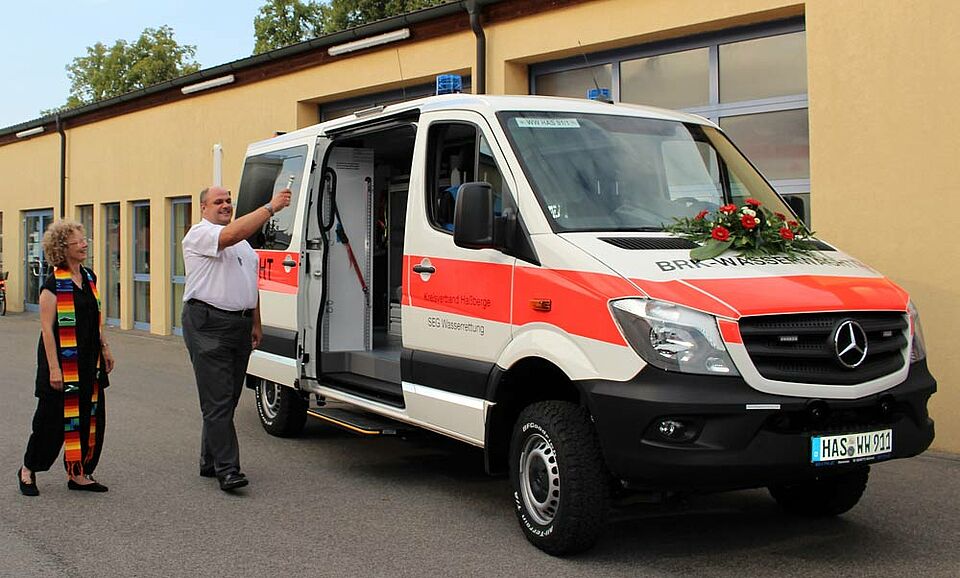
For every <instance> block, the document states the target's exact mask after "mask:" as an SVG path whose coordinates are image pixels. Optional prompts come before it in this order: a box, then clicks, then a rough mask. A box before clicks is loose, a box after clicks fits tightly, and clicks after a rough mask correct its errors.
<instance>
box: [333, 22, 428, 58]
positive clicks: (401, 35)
mask: <svg viewBox="0 0 960 578" xmlns="http://www.w3.org/2000/svg"><path fill="white" fill-rule="evenodd" d="M407 38H410V29H409V28H401V29H400V30H394V31H393V32H387V33H385V34H378V35H376V36H368V37H366V38H361V39H360V40H354V41H353V42H345V43H343V44H337V45H336V46H331V47H330V48H328V49H327V54H329V55H330V56H338V55H340V54H346V53H347V52H353V51H355V50H363V49H364V48H372V47H374V46H380V45H381V44H388V43H390V42H396V41H397V40H405V39H407Z"/></svg>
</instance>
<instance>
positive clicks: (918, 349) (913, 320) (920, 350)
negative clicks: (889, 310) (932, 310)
mask: <svg viewBox="0 0 960 578" xmlns="http://www.w3.org/2000/svg"><path fill="white" fill-rule="evenodd" d="M907 311H909V312H910V331H911V332H912V333H913V349H911V350H910V363H916V362H918V361H920V360H921V359H926V357H927V344H926V343H925V342H924V340H923V327H921V325H920V312H919V311H917V306H916V305H914V304H913V301H911V302H910V303H909V304H908V305H907Z"/></svg>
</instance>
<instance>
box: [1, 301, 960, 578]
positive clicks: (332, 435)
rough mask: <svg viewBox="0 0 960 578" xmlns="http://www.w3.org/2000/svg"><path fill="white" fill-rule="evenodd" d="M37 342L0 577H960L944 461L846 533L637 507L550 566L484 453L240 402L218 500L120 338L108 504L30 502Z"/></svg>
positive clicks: (922, 466) (171, 400) (700, 509)
mask: <svg viewBox="0 0 960 578" xmlns="http://www.w3.org/2000/svg"><path fill="white" fill-rule="evenodd" d="M38 327H39V326H38V322H37V317H36V316H35V315H31V314H19V315H17V314H8V315H7V316H6V317H0V396H2V402H0V465H2V464H6V465H5V466H0V473H2V469H3V467H5V468H6V471H7V473H6V480H7V481H6V485H3V484H0V576H76V577H85V576H97V577H101V576H199V575H203V576H365V577H366V576H391V577H396V576H485V577H491V576H518V575H522V576H550V577H556V578H559V577H565V576H694V575H695V576H804V577H808V576H904V575H915V576H960V500H958V498H957V496H958V495H960V456H956V455H951V454H942V453H941V454H936V453H927V454H925V455H923V456H921V457H919V458H915V459H911V460H901V461H897V462H890V463H885V464H880V465H878V466H875V467H874V468H873V472H872V474H871V479H870V484H869V486H868V488H867V493H866V495H865V496H864V498H863V499H862V501H861V502H860V504H859V505H858V506H857V507H856V508H855V509H854V510H852V511H851V512H849V513H848V514H846V515H845V516H843V517H840V518H835V519H827V520H807V519H798V518H792V517H788V516H786V515H784V514H782V513H781V512H780V510H779V509H778V507H777V506H776V504H775V503H774V502H773V501H772V500H771V499H770V497H769V496H768V495H767V493H766V492H765V491H762V490H753V491H744V492H734V493H727V494H719V495H709V496H697V497H694V498H690V499H688V500H687V501H685V502H682V503H675V504H669V505H652V504H633V505H630V506H627V507H623V508H621V509H618V510H617V511H616V512H615V513H614V514H613V517H612V519H611V522H610V524H609V526H608V527H607V530H606V532H605V533H604V535H603V536H602V537H601V539H600V542H599V543H598V545H597V546H596V547H595V548H594V549H593V550H591V551H589V552H586V553H584V554H581V555H578V556H575V557H571V558H553V557H550V556H548V555H546V554H543V553H542V552H540V551H539V550H537V549H536V548H534V547H533V546H531V545H530V544H528V543H527V542H526V540H525V539H524V538H523V536H522V535H521V533H520V531H519V528H518V526H517V522H516V518H515V516H514V513H513V509H512V505H511V498H510V492H509V484H508V482H507V481H506V480H505V479H504V478H490V477H487V476H486V475H485V474H484V472H483V459H482V453H481V452H480V450H478V449H476V448H472V447H469V446H466V445H463V444H460V443H457V442H454V441H451V440H447V439H445V438H441V437H438V436H434V435H431V434H422V435H421V434H418V435H414V436H411V437H407V438H396V437H389V438H388V437H379V438H366V437H359V436H356V435H354V434H352V433H348V432H344V431H342V430H339V429H337V428H335V427H333V426H329V425H325V424H322V423H320V422H318V421H315V420H313V419H312V418H311V420H310V421H308V423H307V427H306V428H305V431H304V433H303V435H302V436H300V437H299V438H296V439H279V438H275V437H271V436H269V435H268V434H267V433H266V432H264V431H263V429H262V428H261V427H260V424H259V421H258V419H257V415H256V408H255V406H254V400H253V396H252V395H251V394H250V392H249V391H247V392H245V393H244V396H243V399H242V400H241V402H240V407H239V408H238V410H237V420H236V422H237V430H238V435H239V437H240V445H241V455H242V462H243V469H244V471H245V472H246V473H247V475H248V476H249V478H250V480H251V485H250V486H249V487H248V488H246V489H245V490H241V491H238V492H236V493H235V494H227V493H224V492H221V491H220V490H219V489H218V487H217V484H216V481H215V480H210V479H206V478H201V477H199V476H198V472H197V453H198V444H199V437H200V412H199V408H198V401H197V393H196V388H195V386H194V384H193V376H192V371H191V368H190V364H189V361H188V358H187V354H186V350H185V349H184V347H183V343H182V341H181V340H180V339H179V338H176V337H157V336H152V335H147V334H144V333H142V332H136V331H119V330H113V329H111V330H110V341H111V346H112V348H113V350H114V353H115V355H116V357H117V363H118V365H117V368H116V370H115V372H114V374H113V375H112V378H111V383H112V385H111V387H110V388H109V389H108V390H107V391H106V396H105V397H106V404H107V420H106V421H107V423H106V440H105V444H104V450H103V456H102V459H101V461H100V467H99V468H98V469H97V472H96V477H97V479H98V480H99V481H101V482H102V483H104V484H106V485H108V486H110V491H109V492H108V493H106V494H87V493H81V492H73V491H69V490H68V489H67V487H66V481H65V477H64V474H63V471H62V466H61V464H60V462H58V463H57V464H55V465H54V468H53V469H52V470H51V471H50V472H46V473H42V474H40V475H38V479H37V482H38V486H39V488H40V492H41V495H40V496H39V497H37V498H27V497H24V496H21V495H20V493H19V492H18V490H17V486H16V482H15V480H14V471H15V470H16V468H17V467H18V466H19V465H20V463H21V459H22V455H23V451H24V447H25V444H26V441H27V436H28V434H29V428H30V420H31V417H32V414H33V409H34V407H35V399H34V397H33V381H34V375H35V371H36V346H37V345H36V344H37V336H38V332H39V329H38ZM0 480H2V478H0ZM3 488H6V489H3Z"/></svg>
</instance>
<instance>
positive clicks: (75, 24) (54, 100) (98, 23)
mask: <svg viewBox="0 0 960 578" xmlns="http://www.w3.org/2000/svg"><path fill="white" fill-rule="evenodd" d="M265 2H266V0H0V10H2V16H0V54H2V55H3V57H2V58H0V83H2V84H3V88H2V89H0V128H2V127H8V126H12V125H16V124H20V123H22V122H27V121H30V120H34V119H36V118H38V117H40V111H42V110H46V109H51V108H55V107H57V106H60V105H62V104H63V103H64V102H66V100H67V95H68V94H69V92H70V81H69V80H68V79H67V72H66V69H65V67H66V66H67V64H69V63H71V62H72V61H73V59H74V58H75V57H77V56H84V55H85V54H86V52H87V50H86V49H87V47H88V46H92V45H94V44H96V43H97V42H102V43H103V44H105V45H107V46H110V45H112V44H113V43H114V42H116V41H117V40H120V39H123V40H126V41H127V42H133V41H135V40H136V39H137V38H139V36H140V33H141V32H143V30H144V29H145V28H158V27H160V26H163V25H167V26H170V27H172V28H173V31H174V38H175V39H176V41H177V42H178V43H180V44H191V45H194V46H196V48H197V52H196V54H195V55H194V59H195V60H196V61H197V62H198V63H200V67H201V68H212V67H214V66H217V65H220V64H225V63H227V62H232V61H234V60H238V59H241V58H246V57H248V56H250V55H251V54H253V19H254V17H255V16H256V15H257V13H258V11H259V9H260V6H262V5H263V4H264V3H265Z"/></svg>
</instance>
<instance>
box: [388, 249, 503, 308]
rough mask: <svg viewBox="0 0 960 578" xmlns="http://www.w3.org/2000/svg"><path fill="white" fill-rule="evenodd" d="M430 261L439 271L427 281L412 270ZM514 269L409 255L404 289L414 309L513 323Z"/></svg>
mask: <svg viewBox="0 0 960 578" xmlns="http://www.w3.org/2000/svg"><path fill="white" fill-rule="evenodd" d="M427 260H429V264H430V265H431V266H433V267H434V269H435V272H434V273H432V274H430V275H429V276H428V277H427V280H424V279H423V277H422V276H421V274H420V273H416V272H413V271H412V269H413V267H414V266H416V265H421V264H425V263H426V261H427ZM512 269H513V266H512V265H502V264H497V263H481V262H477V261H463V260H460V259H443V258H440V257H422V256H417V255H409V256H407V270H409V271H410V272H409V273H405V274H406V275H407V285H406V287H405V288H404V289H405V290H406V289H408V290H409V291H410V304H411V305H413V306H414V307H422V308H424V309H431V310H434V311H443V312H444V313H453V314H455V315H464V316H466V317H473V318H474V319H485V320H487V321H494V322H497V323H510V275H511V270H512Z"/></svg>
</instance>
